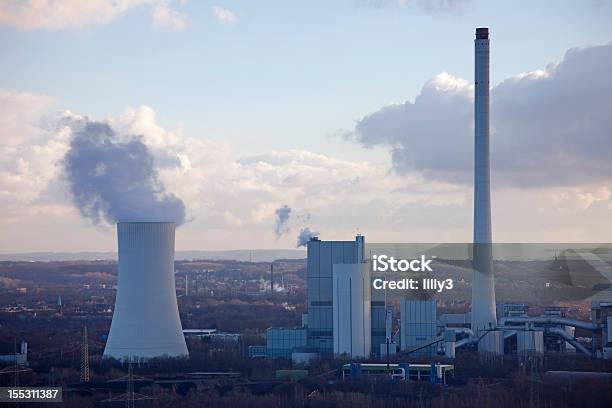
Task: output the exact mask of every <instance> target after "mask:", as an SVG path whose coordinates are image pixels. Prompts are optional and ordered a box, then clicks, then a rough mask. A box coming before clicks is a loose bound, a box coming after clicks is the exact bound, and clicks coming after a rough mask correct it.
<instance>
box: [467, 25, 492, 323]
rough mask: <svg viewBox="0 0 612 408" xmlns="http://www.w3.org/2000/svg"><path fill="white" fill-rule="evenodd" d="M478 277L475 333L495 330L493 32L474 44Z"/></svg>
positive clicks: (482, 31)
mask: <svg viewBox="0 0 612 408" xmlns="http://www.w3.org/2000/svg"><path fill="white" fill-rule="evenodd" d="M474 52H475V72H474V160H475V163H474V255H473V256H474V260H473V262H474V276H473V284H472V330H473V331H474V334H476V335H478V333H479V332H481V331H483V330H487V329H489V328H492V327H495V325H496V324H497V318H496V311H495V279H494V274H493V261H492V245H491V243H492V237H491V182H490V160H489V29H488V28H477V29H476V39H475V41H474Z"/></svg>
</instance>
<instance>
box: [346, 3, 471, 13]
mask: <svg viewBox="0 0 612 408" xmlns="http://www.w3.org/2000/svg"><path fill="white" fill-rule="evenodd" d="M469 1H470V0H355V2H356V4H357V5H360V6H367V7H374V8H387V7H406V8H415V7H416V8H418V9H420V10H423V11H427V12H432V13H434V12H448V11H455V10H458V9H461V8H462V7H463V6H464V5H465V4H466V3H468V2H469Z"/></svg>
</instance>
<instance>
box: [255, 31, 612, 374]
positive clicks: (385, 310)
mask: <svg viewBox="0 0 612 408" xmlns="http://www.w3.org/2000/svg"><path fill="white" fill-rule="evenodd" d="M489 49H490V40H489V30H488V28H477V29H476V39H475V41H474V51H475V77H474V89H475V99H474V103H475V105H474V142H475V143H474V146H475V149H474V158H475V165H474V237H473V238H474V240H473V258H472V262H473V278H472V289H471V293H472V301H471V312H470V313H468V314H462V315H458V314H454V315H439V314H438V312H437V307H436V300H435V299H424V300H419V299H416V300H415V299H412V298H410V299H408V298H406V299H401V301H400V307H399V310H400V318H399V333H397V331H396V333H394V332H393V327H394V317H393V314H394V309H393V307H391V306H390V305H388V304H387V302H386V295H385V292H384V291H383V290H375V289H373V285H372V278H371V267H370V262H369V261H370V259H368V256H366V243H365V237H364V236H363V235H357V237H356V238H355V240H354V241H322V240H320V239H319V238H317V237H314V238H312V239H311V240H310V241H309V242H308V244H307V250H308V254H307V257H308V260H307V284H308V297H307V299H308V313H307V314H306V315H305V316H303V318H302V323H303V325H302V327H298V328H270V329H269V330H268V332H267V346H266V348H265V353H262V351H263V349H262V348H257V347H255V348H253V350H252V351H251V355H252V356H260V357H261V356H264V355H266V356H268V357H284V358H293V359H294V361H295V362H303V361H304V360H305V359H307V358H314V357H316V356H325V355H331V354H334V355H337V356H346V357H349V358H352V359H364V358H369V357H384V356H387V355H392V354H396V353H403V354H405V355H410V356H430V357H433V356H436V355H445V356H446V357H449V358H454V357H455V355H456V352H457V350H459V349H461V348H463V347H468V346H471V347H476V348H477V349H478V352H479V353H480V354H481V355H483V356H486V357H493V358H495V357H496V356H503V355H504V354H505V353H518V354H521V353H534V354H540V353H543V352H544V351H545V349H546V348H547V347H548V348H549V349H551V350H552V349H555V350H556V351H568V352H576V350H577V351H579V352H582V353H585V354H588V355H589V356H592V357H599V358H612V297H611V298H610V299H606V298H605V294H606V293H608V294H610V292H604V293H603V294H604V297H603V298H602V297H601V296H600V297H599V298H594V299H593V300H592V321H590V322H583V321H577V320H574V319H568V318H566V317H565V316H564V314H563V312H562V310H559V309H556V308H550V309H548V310H546V311H545V314H544V315H543V316H539V317H528V316H527V314H526V308H525V306H524V305H518V304H499V305H497V304H496V300H495V274H494V269H493V240H492V227H491V198H490V196H491V192H490V189H491V185H490V154H489V53H490V51H489ZM498 310H499V312H498ZM576 328H581V329H585V330H588V331H590V332H591V333H592V339H593V340H592V345H591V348H587V347H585V346H584V345H583V344H581V343H580V342H578V340H577V339H576V338H575V337H574V331H575V329H576ZM347 370H349V369H347ZM349 371H350V370H349Z"/></svg>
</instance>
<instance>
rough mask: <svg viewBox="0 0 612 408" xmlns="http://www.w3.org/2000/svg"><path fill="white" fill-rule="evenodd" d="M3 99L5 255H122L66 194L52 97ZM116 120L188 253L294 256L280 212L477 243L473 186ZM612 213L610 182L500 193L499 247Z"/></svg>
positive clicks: (458, 87) (370, 233) (604, 229)
mask: <svg viewBox="0 0 612 408" xmlns="http://www.w3.org/2000/svg"><path fill="white" fill-rule="evenodd" d="M466 86H467V87H468V88H469V86H470V85H466V84H465V83H463V82H461V81H457V80H456V79H454V78H452V77H449V76H445V75H442V76H439V77H438V78H436V79H435V80H433V81H431V82H430V83H429V85H428V86H427V88H428V91H427V92H424V94H423V95H422V98H427V97H428V92H430V93H431V95H429V96H432V95H436V93H437V92H442V93H443V94H444V95H445V96H447V97H448V98H449V101H448V103H449V104H450V106H453V103H454V102H453V99H454V98H458V99H459V100H461V98H463V96H464V93H465V92H467V91H466ZM436 98H437V96H436ZM0 101H1V102H2V105H3V107H4V109H3V110H2V111H0V124H1V125H2V126H1V127H0V137H1V139H0V140H3V141H6V140H11V144H3V145H1V147H0V149H1V150H0V211H1V212H2V214H3V217H2V218H1V219H0V247H1V248H2V249H3V250H4V251H24V250H42V249H46V250H54V249H60V248H61V249H62V250H92V249H93V250H95V249H100V248H104V249H107V248H110V249H112V248H113V247H114V234H113V233H112V229H111V228H106V229H99V228H96V227H92V226H91V224H90V223H89V222H88V221H86V220H81V217H80V215H79V213H78V211H76V210H75V209H74V208H73V207H72V206H71V204H70V203H69V200H68V198H67V197H68V195H67V193H66V191H65V189H64V188H63V186H64V182H63V180H62V174H61V173H60V169H61V166H58V165H57V164H58V162H59V161H61V160H62V158H63V156H64V154H65V152H66V150H67V149H68V144H69V141H70V138H71V135H70V132H69V129H68V128H66V127H62V126H61V123H62V122H61V120H59V121H58V120H57V119H61V118H57V116H53V115H48V114H47V113H46V109H48V108H49V107H50V104H51V103H52V99H51V98H49V97H46V96H40V95H33V94H28V93H18V92H3V93H0ZM69 115H70V116H74V114H69ZM42 118H48V119H46V120H42ZM49 118H55V119H56V120H52V119H49ZM106 121H107V122H108V123H109V124H110V125H111V126H112V127H113V128H114V129H115V130H116V131H117V132H118V133H119V134H123V135H125V136H129V135H134V134H138V135H142V138H143V141H144V142H145V143H146V144H147V146H148V147H149V149H150V150H151V151H152V153H153V155H154V157H155V160H156V162H157V164H158V167H159V177H160V179H161V180H162V182H163V184H164V185H165V186H166V188H167V190H168V191H169V192H172V193H175V194H176V195H177V196H178V197H180V198H181V199H182V200H183V201H184V202H185V204H186V207H187V218H188V220H190V221H188V222H187V223H186V224H185V225H183V226H182V227H181V228H180V229H179V235H178V237H177V239H178V241H177V245H178V248H180V249H202V248H213V249H214V248H226V249H227V248H249V247H251V248H257V247H259V248H262V247H274V246H276V247H293V246H294V245H295V236H296V235H297V232H298V230H299V227H301V226H303V225H301V224H300V223H299V222H296V223H294V224H292V225H291V228H292V231H291V232H290V233H289V234H285V235H283V236H282V237H280V238H279V239H278V240H277V236H276V234H275V233H274V226H275V215H274V212H275V210H276V209H277V208H278V207H279V206H281V205H284V204H287V205H289V206H290V207H291V208H293V209H294V210H295V211H296V214H298V213H302V214H304V213H308V214H310V215H311V218H310V219H309V220H308V222H307V226H309V227H310V228H311V229H313V230H316V231H319V232H320V233H321V236H322V237H323V238H325V239H347V237H350V236H351V235H353V234H354V233H355V232H356V230H357V228H359V229H360V231H361V232H363V233H365V234H366V236H367V238H368V240H369V241H370V242H394V241H395V242H405V241H421V242H426V241H430V242H441V241H451V242H452V241H458V242H461V241H463V242H465V241H469V240H470V237H471V219H472V208H471V197H472V191H471V187H470V186H469V185H462V184H451V183H448V182H440V181H434V180H427V179H425V178H423V177H422V176H421V175H419V174H418V173H416V172H404V174H401V175H400V174H397V173H396V172H392V171H390V169H389V168H387V167H386V166H383V165H377V164H373V163H369V162H363V161H352V160H340V159H337V158H334V157H331V156H329V155H326V154H319V153H315V152H311V151H305V150H281V151H272V152H268V153H263V154H257V155H246V156H245V155H241V154H239V153H238V152H237V150H236V149H235V148H234V147H233V146H231V145H229V144H227V143H223V142H217V141H212V140H208V139H204V138H199V137H193V136H188V135H184V134H183V133H182V132H181V131H180V130H178V131H172V130H168V129H166V128H164V127H163V126H161V125H160V124H159V122H158V121H157V118H156V114H155V111H154V110H153V109H152V108H150V107H146V106H141V107H137V108H129V109H127V110H126V111H125V112H124V113H123V114H122V115H119V116H117V117H109V118H107V119H106ZM451 148H453V146H451ZM445 149H446V147H445V148H444V149H441V150H445ZM611 204H612V195H611V194H610V188H609V186H606V185H605V184H602V183H592V184H589V185H584V186H576V187H553V188H540V189H531V190H528V191H525V190H521V189H516V188H514V187H510V188H502V189H498V190H496V191H494V193H493V224H494V226H495V239H496V240H499V241H506V242H521V241H531V242H537V241H546V240H548V241H559V240H566V241H577V240H582V241H589V240H604V241H605V239H606V234H608V231H609V230H610V227H612V225H611V221H610V220H612V217H610V216H609V211H610V208H609V207H610V205H611ZM59 235H61V236H62V237H63V240H62V243H61V246H58V245H59V244H58V243H57V236H59ZM15 236H19V237H20V239H19V240H15V239H14V238H13V237H15Z"/></svg>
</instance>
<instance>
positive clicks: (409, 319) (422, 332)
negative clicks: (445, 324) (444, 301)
mask: <svg viewBox="0 0 612 408" xmlns="http://www.w3.org/2000/svg"><path fill="white" fill-rule="evenodd" d="M400 315H401V316H400V322H401V325H400V327H401V350H402V351H410V350H414V351H413V352H411V353H410V355H411V356H423V357H425V356H427V357H430V356H433V355H435V354H436V345H435V344H433V345H429V346H426V347H423V348H420V347H421V346H423V345H426V344H427V343H431V342H432V341H433V340H434V339H435V338H436V337H437V334H438V327H437V311H436V301H435V300H409V299H402V300H401V301H400ZM417 348H418V349H417ZM415 349H417V350H415Z"/></svg>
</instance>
